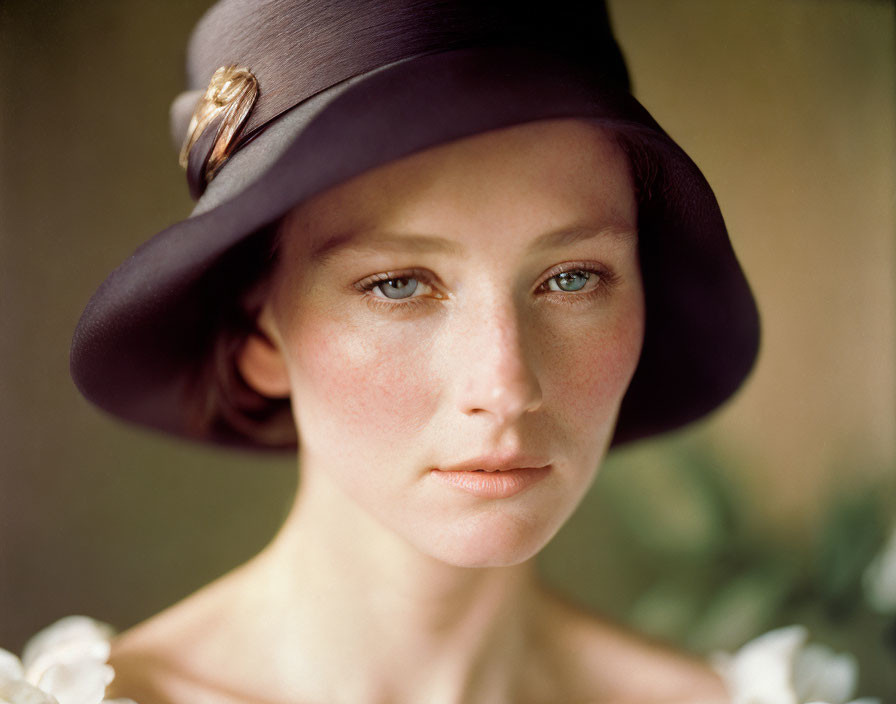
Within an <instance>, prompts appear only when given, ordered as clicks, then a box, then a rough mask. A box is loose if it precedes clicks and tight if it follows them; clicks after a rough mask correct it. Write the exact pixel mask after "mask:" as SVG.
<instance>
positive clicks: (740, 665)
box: [713, 626, 808, 704]
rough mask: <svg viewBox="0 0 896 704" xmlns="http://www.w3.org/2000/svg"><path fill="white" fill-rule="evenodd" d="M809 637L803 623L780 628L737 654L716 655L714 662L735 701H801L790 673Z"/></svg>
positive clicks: (782, 703) (762, 703) (750, 703)
mask: <svg viewBox="0 0 896 704" xmlns="http://www.w3.org/2000/svg"><path fill="white" fill-rule="evenodd" d="M807 637H808V632H807V631H806V629H805V628H804V627H803V626H789V627H787V628H778V629H776V630H774V631H769V632H768V633H765V634H763V635H761V636H759V637H758V638H755V639H754V640H751V641H750V642H749V643H747V644H746V645H744V646H743V647H742V648H741V649H740V650H738V651H737V653H735V654H734V655H728V656H725V655H722V656H718V655H717V656H715V657H714V658H713V664H714V665H715V667H716V670H717V671H718V672H719V674H720V675H721V676H722V678H723V679H724V680H725V683H726V684H727V686H728V690H729V693H730V695H731V701H732V704H799V702H798V700H797V697H796V692H795V691H794V689H793V682H792V676H791V673H792V670H793V663H794V659H795V658H796V655H797V652H798V651H799V649H800V648H801V647H802V645H803V644H804V643H805V642H806V638H807Z"/></svg>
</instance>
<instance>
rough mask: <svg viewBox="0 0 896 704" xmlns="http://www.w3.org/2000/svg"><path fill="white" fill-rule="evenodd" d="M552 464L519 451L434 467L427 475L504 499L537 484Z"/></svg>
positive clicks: (467, 491)
mask: <svg viewBox="0 0 896 704" xmlns="http://www.w3.org/2000/svg"><path fill="white" fill-rule="evenodd" d="M550 471H551V465H550V464H549V463H548V462H546V461H544V460H541V459H533V458H532V457H531V456H525V455H521V454H512V455H510V454H506V455H490V456H485V457H479V458H476V459H473V460H470V461H468V462H462V463H460V464H457V465H452V466H450V467H443V468H434V469H432V470H431V471H430V476H431V477H432V478H433V479H434V480H435V481H438V482H440V483H442V484H446V485H448V486H450V487H453V488H455V489H459V490H461V491H464V492H466V493H468V494H472V495H474V496H477V497H481V498H486V499H505V498H509V497H511V496H514V495H516V494H519V493H520V492H521V491H524V490H525V489H528V488H529V487H531V486H533V485H534V484H537V483H538V482H540V481H541V480H542V479H544V478H545V477H546V476H547V475H548V474H550Z"/></svg>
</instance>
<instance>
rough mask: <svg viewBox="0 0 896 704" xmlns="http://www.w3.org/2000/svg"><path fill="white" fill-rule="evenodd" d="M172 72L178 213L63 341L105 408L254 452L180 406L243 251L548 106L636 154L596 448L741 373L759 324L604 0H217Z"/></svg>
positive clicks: (706, 197) (717, 217)
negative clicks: (341, 197) (620, 347)
mask: <svg viewBox="0 0 896 704" xmlns="http://www.w3.org/2000/svg"><path fill="white" fill-rule="evenodd" d="M226 67H239V69H241V70H234V69H231V68H226ZM243 69H245V71H243ZM188 72H189V81H190V86H191V89H192V90H191V91H190V92H188V93H185V94H183V95H182V96H181V97H180V98H178V100H176V101H175V104H174V106H173V109H172V117H173V122H174V123H175V129H176V131H177V132H178V136H179V138H180V139H183V138H185V137H188V138H187V141H186V146H185V149H184V151H183V153H182V161H183V162H184V163H185V165H186V167H187V174H188V180H189V183H190V188H191V192H192V193H193V194H194V197H198V202H197V203H196V208H195V210H194V211H193V213H192V214H191V215H190V217H188V218H187V219H186V220H183V221H182V222H179V223H176V224H175V225H172V226H171V227H169V228H167V229H166V230H164V231H162V232H160V233H159V234H157V235H156V236H155V237H153V238H152V239H150V240H149V241H148V242H146V243H145V244H144V245H142V246H141V247H140V248H138V249H137V251H136V252H134V254H133V255H131V257H130V258H129V259H127V260H126V261H125V262H124V263H123V264H122V265H121V266H120V267H119V268H118V269H116V270H115V271H114V272H113V273H112V274H111V275H110V276H109V278H108V279H106V281H105V282H103V284H102V285H101V286H100V288H99V290H98V291H97V292H96V293H95V294H94V296H93V298H92V299H91V300H90V302H89V303H88V305H87V308H86V310H85V311H84V313H83V315H82V317H81V320H80V322H79V323H78V327H77V329H76V331H75V336H74V341H73V344H72V354H71V369H72V376H73V377H74V380H75V383H76V384H77V386H78V388H79V389H80V390H81V392H82V393H83V394H84V395H85V396H86V397H87V398H88V399H90V400H91V401H93V402H94V403H95V404H97V405H98V406H100V407H101V408H103V409H105V410H106V411H108V412H110V413H112V414H114V415H116V416H119V417H121V418H124V419H126V420H128V421H131V422H134V423H138V424H141V425H146V426H150V427H153V428H156V429H159V430H162V431H166V432H169V433H174V434H176V435H181V436H186V437H191V438H194V439H199V440H205V441H209V442H215V443H221V444H228V445H237V446H246V447H261V446H262V444H261V443H260V442H259V440H258V439H257V438H255V437H252V436H250V434H245V433H243V432H242V431H240V430H239V429H238V428H237V427H235V426H230V425H228V424H227V423H226V422H224V421H221V422H218V423H215V424H213V427H212V429H211V430H205V431H203V432H201V433H200V432H199V431H197V430H196V429H195V428H194V426H193V424H192V423H191V422H190V418H189V412H188V407H189V404H188V403H187V402H186V400H187V396H188V394H190V393H195V383H194V378H193V377H194V374H195V369H196V360H197V359H199V358H201V357H202V356H203V355H207V354H208V350H209V347H210V345H211V341H212V338H213V336H214V334H215V329H214V325H213V324H210V323H209V321H213V320H215V319H216V309H217V308H218V307H220V306H221V305H222V300H223V298H224V297H226V296H227V295H228V291H229V290H230V289H232V286H229V285H222V281H225V282H226V281H227V279H228V276H230V274H232V272H233V271H234V267H235V266H236V267H239V261H240V259H241V254H240V252H241V250H242V248H245V247H247V246H249V245H251V242H252V240H253V238H254V239H258V237H259V235H258V233H259V232H261V231H263V230H264V228H265V227H266V226H267V225H269V224H271V223H273V222H275V221H276V220H277V219H279V218H280V217H281V216H283V215H284V214H285V213H287V212H288V211H289V210H290V209H291V208H292V207H293V206H295V205H296V204H298V203H299V202H301V201H303V200H305V199H307V198H309V197H311V196H313V195H315V194H317V193H320V192H322V191H324V190H325V189H327V188H329V187H332V186H334V185H337V184H339V183H342V182H344V181H346V180H348V179H350V178H351V177H353V176H355V175H357V174H360V173H361V172H363V171H366V170H369V169H372V168H374V167H376V166H379V165H382V164H385V163H387V162H390V161H393V160H396V159H399V158H401V157H403V156H406V155H409V154H412V153H414V152H418V151H421V150H424V149H427V148H429V147H433V146H436V145H439V144H443V143H446V142H449V141H451V140H455V139H459V138H463V137H467V136H471V135H474V134H477V133H480V132H485V131H488V130H494V129H499V128H502V127H508V126H511V125H518V124H522V123H526V122H531V121H534V120H543V119H553V118H564V117H578V118H583V119H589V120H593V121H594V122H596V123H598V124H600V125H603V126H605V127H608V128H610V129H612V130H614V131H615V132H616V133H617V134H619V135H620V137H621V138H622V139H623V140H624V142H625V143H627V144H631V145H637V152H638V154H640V155H643V156H644V158H645V159H646V163H647V168H640V169H636V180H637V181H638V183H637V184H636V185H637V187H638V188H639V190H640V191H641V198H640V200H641V203H640V207H639V215H638V218H639V248H640V257H641V266H642V271H643V277H644V286H645V296H646V306H647V324H646V333H645V340H644V347H643V351H642V354H641V358H640V361H639V364H638V368H637V370H636V372H635V376H634V378H633V380H632V383H631V385H630V387H629V389H628V391H627V393H626V396H625V398H624V400H623V403H622V408H621V411H620V415H619V421H618V425H617V428H616V434H615V436H614V440H613V442H614V444H617V445H618V444H620V443H623V442H627V441H631V440H634V439H637V438H641V437H645V436H649V435H653V434H656V433H659V432H663V431H666V430H671V429H673V428H676V427H679V426H681V425H684V424H686V423H688V422H690V421H692V420H695V419H697V418H699V417H701V416H703V415H705V414H707V413H708V412H710V411H711V410H713V409H714V408H716V407H717V406H718V405H720V404H721V403H722V402H724V401H725V400H726V399H727V398H728V397H729V396H730V395H731V394H733V393H734V391H735V390H736V389H737V388H738V387H739V386H740V384H741V383H742V381H743V379H744V378H745V377H746V375H747V374H748V372H749V370H750V368H751V367H752V365H753V362H754V360H755V357H756V352H757V347H758V340H759V322H758V315H757V311H756V306H755V303H754V301H753V297H752V295H751V293H750V290H749V287H748V285H747V282H746V280H745V278H744V275H743V273H742V271H741V269H740V266H739V265H738V262H737V259H736V258H735V255H734V252H733V250H732V248H731V244H730V242H729V240H728V235H727V231H726V229H725V224H724V222H723V220H722V216H721V213H720V212H719V207H718V204H717V203H716V199H715V196H714V195H713V192H712V190H711V189H710V187H709V185H708V184H707V183H706V180H705V179H704V177H703V175H702V174H701V173H700V171H699V169H698V168H697V167H696V166H695V164H694V163H693V162H692V161H691V159H690V158H689V157H688V156H687V155H686V154H685V153H684V152H683V151H682V150H681V148H680V147H679V146H678V145H677V144H675V142H673V141H672V140H671V139H670V138H669V137H668V136H667V135H666V133H665V132H663V130H662V129H661V128H660V127H659V125H657V123H656V122H655V121H654V120H653V118H652V117H651V116H650V115H649V114H648V113H647V111H646V110H645V109H644V108H643V107H642V106H641V105H640V104H639V103H638V102H637V101H636V100H635V99H634V98H633V97H632V96H631V94H630V92H629V81H628V74H627V72H626V68H625V63H624V61H623V59H622V55H621V54H620V52H619V48H618V46H617V45H616V42H615V40H614V38H613V35H612V32H611V30H610V25H609V21H608V17H607V13H606V8H605V7H604V5H603V3H601V2H589V3H582V2H572V1H571V0H554V1H553V2H538V3H518V2H515V1H511V0H499V1H492V2H482V1H481V0H467V1H460V0H453V1H452V0H353V1H351V2H349V1H339V0H303V1H302V2H291V1H289V0H222V1H221V2H219V3H218V4H217V5H215V6H214V7H213V8H212V9H211V10H209V12H208V13H206V15H205V16H204V17H203V18H202V20H201V21H200V22H199V24H198V26H197V28H196V30H195V31H194V33H193V36H192V38H191V40H190V47H189V57H188ZM210 83H211V85H210ZM206 86H210V87H209V89H208V90H206ZM203 93H204V94H205V97H203ZM191 113H193V116H194V117H193V120H192V122H191V124H190V125H189V126H188V125H187V122H188V120H189V118H190V114H191ZM188 135H189V136H188ZM235 253H236V254H235ZM222 272H224V273H223V274H222ZM230 295H232V293H230ZM272 403H274V402H272ZM282 446H283V447H284V448H285V447H294V446H295V442H294V440H293V441H292V442H291V443H289V444H287V443H284V444H282Z"/></svg>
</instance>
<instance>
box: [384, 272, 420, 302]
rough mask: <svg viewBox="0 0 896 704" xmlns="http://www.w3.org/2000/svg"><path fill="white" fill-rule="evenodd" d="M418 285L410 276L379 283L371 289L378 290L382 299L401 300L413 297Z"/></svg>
mask: <svg viewBox="0 0 896 704" xmlns="http://www.w3.org/2000/svg"><path fill="white" fill-rule="evenodd" d="M418 283H419V282H418V281H417V279H415V278H413V277H411V276H401V277H398V278H395V279H386V280H385V281H380V282H379V283H377V284H375V285H374V287H373V288H376V289H378V290H379V291H380V292H381V293H382V294H383V297H384V298H393V299H401V298H409V297H410V296H413V295H414V291H416V290H417V284H418Z"/></svg>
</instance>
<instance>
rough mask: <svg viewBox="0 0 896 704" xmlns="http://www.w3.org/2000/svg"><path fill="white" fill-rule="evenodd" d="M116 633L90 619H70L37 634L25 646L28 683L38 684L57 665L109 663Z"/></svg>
mask: <svg viewBox="0 0 896 704" xmlns="http://www.w3.org/2000/svg"><path fill="white" fill-rule="evenodd" d="M113 633H114V630H113V629H112V627H111V626H108V625H107V624H105V623H101V622H99V621H95V620H94V619H92V618H87V617H86V616H68V617H66V618H63V619H61V620H59V621H57V622H56V623H54V624H53V625H51V626H48V627H47V628H45V629H43V630H42V631H40V632H39V633H37V634H36V635H35V636H34V637H33V638H32V639H31V640H29V641H28V642H27V643H26V644H25V650H24V651H23V653H22V663H23V664H24V666H25V679H27V680H28V681H29V682H31V683H32V684H37V683H38V682H39V681H40V679H41V678H42V677H43V674H44V673H45V672H46V671H47V670H49V669H50V668H51V667H53V666H54V665H60V664H65V663H69V662H77V661H80V660H83V659H85V658H89V659H93V660H96V661H98V662H105V661H106V660H108V658H109V650H110V645H109V640H110V638H111V637H112V634H113Z"/></svg>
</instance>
